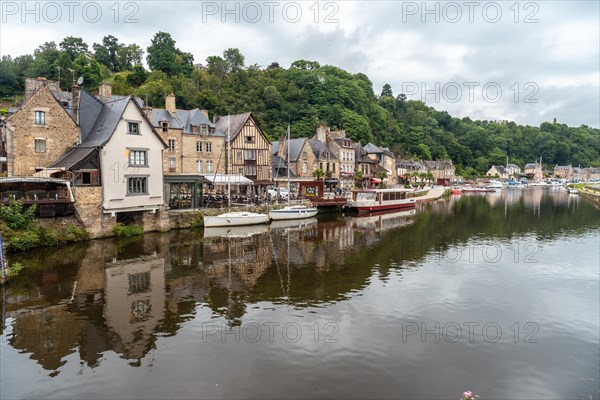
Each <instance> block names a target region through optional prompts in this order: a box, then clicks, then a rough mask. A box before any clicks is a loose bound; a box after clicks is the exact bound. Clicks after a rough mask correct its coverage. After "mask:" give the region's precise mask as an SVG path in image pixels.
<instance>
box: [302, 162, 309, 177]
mask: <svg viewBox="0 0 600 400" xmlns="http://www.w3.org/2000/svg"><path fill="white" fill-rule="evenodd" d="M307 172H308V164H307V163H302V173H303V174H306V173H307Z"/></svg>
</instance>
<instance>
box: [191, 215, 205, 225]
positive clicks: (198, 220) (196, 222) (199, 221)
mask: <svg viewBox="0 0 600 400" xmlns="http://www.w3.org/2000/svg"><path fill="white" fill-rule="evenodd" d="M191 225H192V228H200V227H202V226H204V216H203V215H202V214H200V213H198V214H196V216H195V217H194V219H193V220H192V224H191Z"/></svg>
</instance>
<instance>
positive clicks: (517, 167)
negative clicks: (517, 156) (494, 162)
mask: <svg viewBox="0 0 600 400" xmlns="http://www.w3.org/2000/svg"><path fill="white" fill-rule="evenodd" d="M507 167H508V168H512V169H521V168H519V166H518V165H517V164H508V165H507Z"/></svg>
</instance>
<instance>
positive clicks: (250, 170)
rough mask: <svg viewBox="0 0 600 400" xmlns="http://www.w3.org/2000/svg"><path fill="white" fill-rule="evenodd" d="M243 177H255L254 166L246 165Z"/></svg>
mask: <svg viewBox="0 0 600 400" xmlns="http://www.w3.org/2000/svg"><path fill="white" fill-rule="evenodd" d="M244 175H248V176H256V165H246V166H245V167H244Z"/></svg>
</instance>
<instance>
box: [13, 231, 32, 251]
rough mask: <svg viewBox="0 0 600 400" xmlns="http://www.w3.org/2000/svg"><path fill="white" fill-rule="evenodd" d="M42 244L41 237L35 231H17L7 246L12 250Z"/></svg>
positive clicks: (20, 249)
mask: <svg viewBox="0 0 600 400" xmlns="http://www.w3.org/2000/svg"><path fill="white" fill-rule="evenodd" d="M39 245H40V237H39V235H38V233H37V232H35V231H15V232H14V233H13V235H12V236H11V237H10V239H9V240H8V243H7V245H6V248H7V249H8V250H11V251H24V250H29V249H32V248H34V247H37V246H39Z"/></svg>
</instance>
